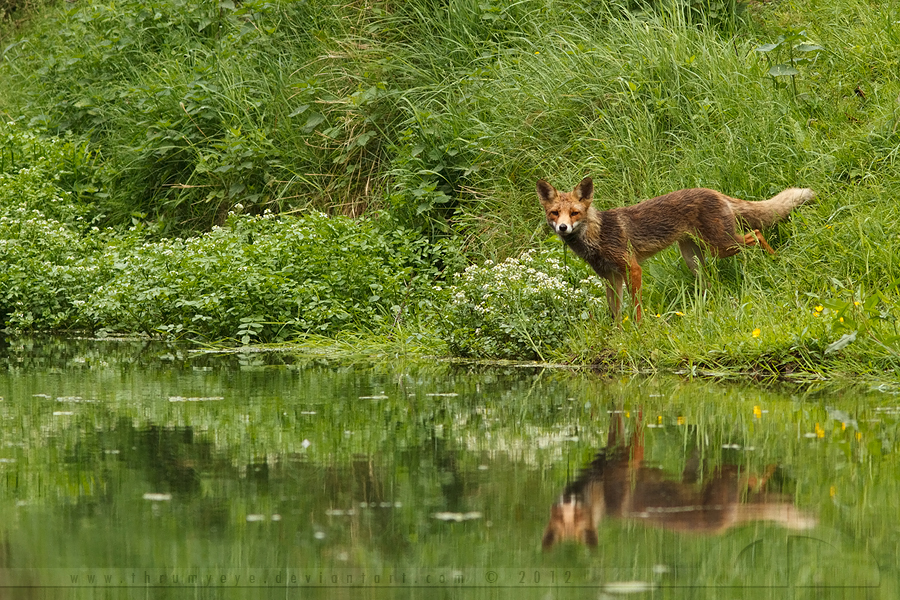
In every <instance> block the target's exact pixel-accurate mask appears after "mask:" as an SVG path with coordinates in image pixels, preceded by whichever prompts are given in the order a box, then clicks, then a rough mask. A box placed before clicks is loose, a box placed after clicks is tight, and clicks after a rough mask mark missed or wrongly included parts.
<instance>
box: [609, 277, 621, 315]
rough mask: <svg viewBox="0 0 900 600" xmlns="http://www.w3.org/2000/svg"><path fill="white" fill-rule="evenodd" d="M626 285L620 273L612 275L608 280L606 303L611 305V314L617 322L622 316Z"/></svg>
mask: <svg viewBox="0 0 900 600" xmlns="http://www.w3.org/2000/svg"><path fill="white" fill-rule="evenodd" d="M624 285H625V278H624V277H622V275H621V274H620V273H612V274H610V275H609V276H608V277H607V278H606V302H607V304H609V312H611V313H612V316H613V319H615V320H616V321H618V320H619V315H621V314H622V287H623V286H624Z"/></svg>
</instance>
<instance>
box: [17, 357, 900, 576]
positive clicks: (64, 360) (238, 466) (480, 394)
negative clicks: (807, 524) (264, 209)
mask: <svg viewBox="0 0 900 600" xmlns="http://www.w3.org/2000/svg"><path fill="white" fill-rule="evenodd" d="M4 350H5V352H3V353H0V357H2V358H0V396H2V398H3V402H2V403H0V418H2V419H3V422H4V447H3V448H2V449H0V459H2V462H0V470H2V472H3V474H4V478H3V479H2V481H5V482H6V484H5V486H0V508H3V509H4V510H8V511H10V513H15V514H17V515H18V516H17V519H16V520H12V521H10V522H8V523H7V525H6V526H5V527H6V533H7V536H8V539H9V543H10V544H12V546H13V547H15V548H16V549H17V550H18V553H17V554H15V557H16V558H15V560H18V561H23V562H27V564H28V565H29V566H32V567H33V566H53V567H58V566H59V565H60V564H65V565H77V566H84V565H88V566H97V565H112V566H129V567H130V566H133V565H134V564H141V565H147V564H157V565H171V564H172V563H171V562H168V561H172V560H176V561H179V564H181V563H182V562H184V563H189V564H191V565H194V566H197V565H210V564H226V565H232V566H235V567H238V566H241V567H250V568H252V567H260V566H262V567H273V566H275V567H278V566H282V565H284V564H302V565H304V566H306V567H320V566H324V567H328V566H335V565H337V566H341V567H344V566H349V567H356V566H365V567H368V566H373V565H380V566H382V567H385V566H394V567H397V566H403V565H406V564H407V563H410V564H416V565H418V566H420V567H422V566H428V567H430V566H443V565H447V564H454V565H459V566H466V565H484V564H486V563H485V561H490V560H492V559H496V558H497V557H498V556H500V557H504V558H505V559H509V560H516V561H518V563H517V564H522V565H532V564H534V560H535V558H534V548H535V545H536V544H537V543H539V535H540V531H541V530H542V528H543V526H544V524H545V523H546V517H547V510H548V508H549V504H550V503H551V502H552V501H553V499H554V498H556V497H557V496H558V494H559V492H560V490H562V489H563V488H564V486H565V484H566V482H567V481H568V480H569V479H570V478H571V477H572V474H573V472H574V470H576V469H577V468H579V467H581V466H583V465H584V464H586V463H587V462H588V461H589V460H590V457H591V456H592V455H593V454H594V453H595V452H596V451H597V450H599V449H600V448H601V447H603V445H604V439H605V438H606V431H607V430H608V427H609V419H610V415H609V414H608V413H607V412H606V410H607V408H608V407H609V406H617V407H622V408H623V409H624V410H625V414H624V418H625V419H627V420H628V423H627V428H628V429H632V428H633V427H634V421H635V419H637V418H638V416H639V415H641V414H643V417H644V419H645V421H646V423H647V424H648V425H653V426H654V427H652V428H649V427H648V428H647V430H646V432H645V435H646V436H647V447H648V451H649V448H652V449H653V450H652V458H653V460H654V461H656V462H658V463H659V464H660V466H661V467H662V468H663V469H664V470H665V471H666V472H669V473H676V474H677V473H680V472H682V470H683V469H684V467H685V461H686V460H687V459H686V454H685V452H686V451H685V448H687V447H690V446H692V445H697V446H698V447H699V448H700V452H701V454H702V456H704V457H705V458H707V459H709V460H711V461H713V462H714V461H715V460H716V457H718V456H720V455H723V454H728V455H729V457H730V458H731V459H734V461H733V462H737V463H739V464H742V465H747V468H748V469H751V470H755V471H760V470H762V469H764V468H765V466H766V465H770V464H780V465H781V466H782V469H781V473H782V475H783V477H784V479H782V480H781V481H780V482H779V483H781V484H784V483H788V484H789V485H786V486H784V485H782V486H780V489H781V491H790V490H791V489H794V490H796V491H795V493H796V501H797V503H798V505H800V506H802V507H804V508H808V509H811V510H814V511H816V513H817V515H818V516H819V517H820V520H822V522H823V523H830V522H839V521H840V520H841V519H842V518H843V517H844V515H843V511H845V510H847V507H850V508H851V509H852V510H853V511H854V517H855V519H856V522H858V523H861V524H862V525H861V526H862V527H864V528H869V529H871V530H872V531H875V530H876V527H875V525H876V524H877V523H881V522H883V521H884V519H893V518H894V515H893V513H892V512H891V511H892V510H893V503H892V501H891V498H893V497H895V496H896V494H897V493H898V492H900V490H898V487H897V486H898V483H897V482H898V481H900V478H898V477H897V476H896V475H897V473H896V471H897V469H898V468H900V465H898V464H896V461H894V460H893V459H892V457H893V456H895V455H896V454H897V450H898V449H900V446H898V442H900V437H898V436H897V431H898V413H897V411H896V408H895V407H894V405H895V404H896V402H895V401H894V399H893V397H892V396H889V397H888V399H887V400H885V396H884V395H883V394H880V393H871V392H870V393H868V394H867V395H865V396H864V397H863V398H862V400H864V401H862V402H861V401H860V396H859V395H858V394H852V393H850V394H846V395H845V396H844V397H846V398H848V399H849V400H848V401H844V400H843V399H842V398H843V397H842V395H841V394H837V393H832V392H831V391H812V392H810V394H809V395H804V394H803V393H802V392H800V391H799V390H793V391H792V392H791V393H780V392H772V391H768V392H767V391H764V390H760V389H758V388H746V387H725V386H719V385H715V384H709V383H704V382H683V381H677V380H664V379H654V380H631V381H617V380H606V379H602V380H601V379H596V378H593V377H580V376H573V375H570V374H565V373H551V372H547V371H541V370H527V369H522V368H521V367H517V368H512V367H510V368H507V369H488V368H481V367H470V366H465V367H458V366H455V365H453V364H441V365H435V364H430V365H425V364H414V363H412V364H411V363H399V362H398V363H396V364H385V363H383V362H382V363H378V364H375V365H371V366H366V365H357V366H350V365H346V364H343V365H342V364H328V363H324V362H322V361H318V360H312V359H304V358H303V357H297V356H291V355H287V354H281V353H276V354H261V353H244V354H230V355H204V354H196V353H187V352H185V351H184V350H183V349H181V348H180V347H178V346H177V345H165V344H159V343H149V342H142V341H118V342H113V341H108V342H102V343H98V342H90V341H85V340H82V341H76V342H73V343H64V342H61V341H59V340H46V341H38V342H37V343H34V342H32V341H25V340H11V341H8V342H6V346H5V348H4ZM826 405H833V407H831V408H825V407H824V406H826ZM859 407H862V408H859ZM69 413H71V414H69ZM798 432H800V435H798ZM723 447H725V450H724V451H723ZM711 466H714V464H713V465H711ZM147 493H156V494H171V499H170V500H167V501H153V500H144V499H142V498H143V495H144V494H147ZM832 498H836V499H837V500H838V501H837V502H835V501H833V500H832ZM443 511H458V512H470V511H477V512H480V513H482V515H483V517H482V518H481V519H476V520H473V521H468V522H465V523H447V522H443V521H439V520H437V519H435V518H433V515H434V514H435V513H438V512H443ZM276 515H277V519H276V520H273V519H272V517H273V516H276ZM248 516H249V517H251V518H250V520H248ZM488 522H490V523H491V524H492V526H491V527H488V525H487V523H488ZM150 523H152V527H151V526H149V525H148V524H150ZM135 529H139V530H140V531H141V535H139V536H137V535H135V533H134V531H135ZM882 530H884V532H885V533H883V534H876V535H873V536H870V540H869V548H871V549H872V551H873V552H876V553H879V552H887V551H889V550H890V549H892V548H894V547H895V545H894V542H895V540H894V537H895V534H894V533H892V532H893V530H892V529H890V528H882ZM60 531H65V532H67V535H69V538H70V539H69V541H68V542H67V543H66V544H59V543H58V540H59V539H60V538H59V536H60V534H59V532H60ZM742 531H743V533H742V532H736V533H735V534H734V535H733V537H729V536H726V537H723V538H718V539H715V540H707V539H705V538H704V539H692V538H679V543H678V544H677V548H678V552H679V553H680V555H679V557H678V558H677V560H678V561H679V562H677V563H673V564H677V565H696V564H703V565H709V566H712V565H713V564H715V560H714V559H710V558H709V557H710V556H711V554H710V549H711V548H722V547H724V548H731V549H733V550H734V551H735V552H737V551H738V550H739V549H740V547H741V546H740V544H745V543H749V541H752V539H750V540H748V537H747V536H748V535H750V538H753V536H755V535H757V533H755V532H758V531H760V530H754V529H752V528H745V529H744V530H742ZM747 531H750V532H751V534H752V535H751V534H746V532H747ZM763 532H764V530H763ZM602 535H603V536H604V538H603V540H605V541H606V542H607V543H609V544H617V546H616V547H627V548H629V549H631V550H633V552H634V556H635V559H636V560H638V561H644V560H647V561H651V560H657V561H658V560H659V559H660V556H659V548H665V547H671V546H672V545H671V544H668V545H667V544H664V543H662V542H663V541H665V540H664V539H660V537H659V536H660V535H663V534H660V533H659V532H657V531H655V530H650V529H646V530H644V529H640V528H638V529H635V530H632V529H629V530H627V531H625V530H622V529H621V528H615V527H610V528H605V529H604V530H603V531H602ZM670 535H671V534H670ZM763 535H766V534H765V533H763ZM603 540H601V541H603ZM670 541H671V540H670ZM650 549H652V551H651V550H650ZM173 556H175V559H173V558H172V557H173ZM663 558H665V557H663ZM563 559H565V560H566V561H569V562H567V563H566V566H567V567H568V568H572V567H573V566H575V567H582V566H583V567H585V568H587V567H588V566H592V565H594V562H596V561H598V560H599V561H601V566H604V565H607V566H612V565H608V564H607V563H604V562H602V561H605V560H611V559H608V558H606V555H601V556H596V555H585V556H584V557H580V556H575V557H574V558H573V556H564V557H562V558H559V559H558V560H560V561H562V560H563ZM542 560H543V561H545V562H544V563H541V564H545V565H546V561H549V563H550V564H555V563H554V561H556V560H557V558H556V557H555V556H551V557H543V558H542ZM573 560H574V561H575V562H574V563H572V562H571V561H573ZM582 560H584V561H585V562H584V564H582V562H581V561H582ZM588 561H594V562H590V563H589V562H588ZM710 561H712V562H710ZM648 564H650V565H651V566H652V565H653V564H658V563H654V562H650V563H648ZM15 565H16V563H15V562H13V563H12V565H11V566H15ZM175 566H178V565H175ZM756 572H757V573H758V569H757V571H756ZM733 575H734V573H732V572H731V571H722V570H721V569H719V570H717V571H716V573H715V574H712V573H711V574H710V577H712V578H714V580H715V581H721V579H715V578H721V577H730V576H733Z"/></svg>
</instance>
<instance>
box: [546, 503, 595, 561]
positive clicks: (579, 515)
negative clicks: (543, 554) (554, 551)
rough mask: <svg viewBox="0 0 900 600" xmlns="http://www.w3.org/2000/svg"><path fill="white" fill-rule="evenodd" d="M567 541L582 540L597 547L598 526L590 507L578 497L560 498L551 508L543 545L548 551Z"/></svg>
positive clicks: (592, 546) (589, 545) (591, 546)
mask: <svg viewBox="0 0 900 600" xmlns="http://www.w3.org/2000/svg"><path fill="white" fill-rule="evenodd" d="M565 541H573V542H581V543H583V544H585V545H587V546H588V547H589V548H596V547H597V526H596V525H595V524H594V520H593V518H592V515H591V512H590V510H589V508H588V507H586V506H585V505H584V503H583V502H582V501H581V500H578V499H577V498H572V497H570V498H565V497H564V498H560V501H559V502H557V503H556V504H554V505H553V506H552V507H551V508H550V522H549V523H547V529H546V530H545V531H544V537H543V539H542V540H541V547H543V549H544V551H547V550H550V549H551V548H553V546H555V545H556V544H558V543H559V542H565Z"/></svg>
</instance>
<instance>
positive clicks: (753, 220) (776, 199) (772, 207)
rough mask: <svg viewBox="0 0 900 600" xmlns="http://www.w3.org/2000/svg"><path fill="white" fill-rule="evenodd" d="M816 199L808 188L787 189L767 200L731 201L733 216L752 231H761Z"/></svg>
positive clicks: (814, 194)
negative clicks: (738, 218) (805, 203)
mask: <svg viewBox="0 0 900 600" xmlns="http://www.w3.org/2000/svg"><path fill="white" fill-rule="evenodd" d="M815 197H816V193H815V192H814V191H812V190H811V189H809V188H788V189H786V190H784V191H783V192H780V193H778V194H776V195H775V196H773V197H772V198H770V199H768V200H762V201H761V202H748V201H747V200H737V199H731V207H732V209H733V210H734V214H735V215H736V216H738V217H740V218H741V220H742V221H744V222H745V223H746V224H747V225H749V226H750V227H751V228H752V229H761V228H763V227H768V226H770V225H772V224H774V223H777V222H778V221H780V220H781V219H783V218H785V217H786V216H788V214H789V213H790V212H791V211H792V210H794V209H795V208H797V207H798V206H800V205H801V204H803V203H804V202H808V201H810V200H812V199H813V198H815Z"/></svg>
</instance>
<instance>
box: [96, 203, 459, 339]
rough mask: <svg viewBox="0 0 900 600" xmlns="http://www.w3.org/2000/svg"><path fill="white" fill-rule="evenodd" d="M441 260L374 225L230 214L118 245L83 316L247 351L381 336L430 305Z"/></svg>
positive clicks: (420, 244) (318, 217) (417, 241)
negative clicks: (305, 339)
mask: <svg viewBox="0 0 900 600" xmlns="http://www.w3.org/2000/svg"><path fill="white" fill-rule="evenodd" d="M441 251H442V250H441V249H435V248H433V247H431V246H430V245H428V244H426V243H425V242H424V240H422V239H421V238H419V237H417V236H415V235H413V234H410V233H409V232H405V231H402V230H386V228H385V227H384V224H383V223H381V222H379V221H376V220H366V219H362V220H353V219H350V218H347V217H329V216H327V215H325V214H323V213H314V214H311V215H308V216H305V217H303V218H291V217H288V218H283V219H282V218H277V217H275V216H274V215H272V214H271V213H269V214H266V215H263V216H238V215H232V216H231V217H230V218H229V220H228V222H227V224H226V226H225V227H215V228H213V230H212V231H210V232H209V233H206V234H203V235H199V236H196V237H191V238H187V239H181V238H174V239H168V240H162V241H158V242H153V243H147V244H142V245H140V246H138V247H136V248H131V247H128V246H125V247H123V248H119V247H114V246H110V247H109V248H108V249H107V250H106V251H105V252H104V253H103V255H102V256H101V257H100V258H99V262H100V263H101V264H106V265H114V274H113V277H112V278H111V279H110V280H109V281H107V282H106V283H105V284H104V285H102V286H101V287H99V288H98V289H97V290H96V291H94V292H93V293H92V294H91V296H90V299H89V301H88V303H87V308H86V311H87V314H88V315H89V316H90V318H91V319H92V320H93V321H94V322H95V323H96V324H97V325H98V326H102V327H105V328H109V329H115V330H121V331H145V332H148V333H149V332H160V331H161V332H167V333H171V334H175V335H187V336H190V337H195V338H196V337H199V338H206V339H222V338H237V339H240V340H241V341H242V342H244V343H247V342H249V341H251V340H253V341H278V340H283V339H286V338H289V337H290V336H292V335H295V334H298V333H316V334H321V335H334V334H336V333H338V332H339V331H342V330H357V331H358V330H364V331H372V332H384V331H388V330H390V329H391V328H393V327H395V326H397V325H398V324H400V323H402V322H403V321H404V320H405V319H407V318H409V317H410V315H415V314H416V313H417V311H418V310H419V309H420V308H422V307H423V305H427V304H428V303H429V299H428V295H429V294H428V292H429V290H430V286H431V285H432V284H433V283H434V279H435V278H436V277H439V276H440V274H439V272H438V270H437V269H436V268H433V267H431V266H430V264H431V261H432V260H434V258H435V257H434V256H433V254H435V253H440V252H441ZM426 307H427V306H426Z"/></svg>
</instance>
